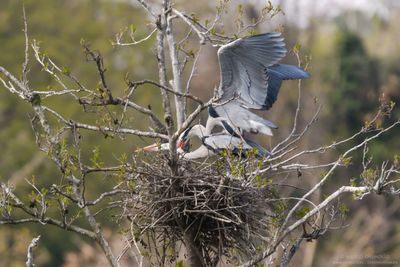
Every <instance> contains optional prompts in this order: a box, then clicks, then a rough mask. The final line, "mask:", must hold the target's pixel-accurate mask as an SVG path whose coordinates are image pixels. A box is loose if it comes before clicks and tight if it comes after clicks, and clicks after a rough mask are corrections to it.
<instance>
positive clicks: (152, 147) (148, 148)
mask: <svg viewBox="0 0 400 267" xmlns="http://www.w3.org/2000/svg"><path fill="white" fill-rule="evenodd" d="M159 147H160V145H159V144H157V143H154V144H152V145H149V146H145V147H142V148H139V149H136V150H135V152H136V153H137V152H142V151H144V152H154V151H159V150H160V149H159Z"/></svg>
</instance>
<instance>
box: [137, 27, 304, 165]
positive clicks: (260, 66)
mask: <svg viewBox="0 0 400 267" xmlns="http://www.w3.org/2000/svg"><path fill="white" fill-rule="evenodd" d="M286 52H287V50H286V48H285V43H284V41H283V37H282V35H281V33H279V32H271V33H264V34H259V35H254V36H248V37H243V38H239V39H237V40H235V41H233V42H230V43H228V44H226V45H223V46H221V47H220V48H219V49H218V59H219V65H220V84H219V87H218V92H217V98H216V100H215V101H213V103H212V104H211V106H209V108H208V115H209V116H208V119H207V124H206V127H204V126H202V125H200V124H198V125H195V126H191V127H190V128H188V129H186V130H185V131H183V132H182V134H181V135H180V136H179V138H178V140H177V141H178V142H177V149H178V153H180V154H183V155H184V157H185V158H187V159H194V158H200V157H206V156H211V155H214V154H216V153H217V152H218V151H220V150H221V149H231V150H233V151H235V150H237V149H238V148H240V149H241V150H249V149H252V148H257V150H258V156H267V155H269V152H268V151H267V150H266V149H265V148H263V147H262V146H260V145H259V144H257V143H255V142H254V141H252V140H250V139H247V138H246V137H245V136H246V135H245V134H246V132H248V133H255V134H257V133H262V134H264V135H272V130H271V129H274V128H277V126H276V125H275V124H274V123H272V122H270V121H269V120H266V119H264V118H262V117H260V116H258V115H257V114H255V113H253V112H252V110H268V109H270V108H271V107H272V105H273V104H274V103H275V101H276V99H277V96H278V93H279V89H280V87H281V85H282V81H284V80H291V79H305V78H308V77H309V76H310V75H309V74H308V73H307V72H306V71H305V70H303V69H302V68H300V67H297V66H293V65H286V64H278V62H279V61H280V60H281V59H282V58H283V57H284V56H285V55H286ZM216 125H221V126H222V127H223V129H224V131H223V132H221V133H217V134H212V130H213V128H214V127H215V126H216ZM192 136H197V137H199V138H200V139H201V141H202V145H201V146H200V147H199V148H198V149H196V150H195V151H193V152H188V153H186V152H187V151H186V149H187V144H188V139H189V138H190V137H192ZM159 149H169V145H168V144H162V145H161V147H159V146H157V145H151V146H148V147H146V148H144V150H146V151H154V150H159Z"/></svg>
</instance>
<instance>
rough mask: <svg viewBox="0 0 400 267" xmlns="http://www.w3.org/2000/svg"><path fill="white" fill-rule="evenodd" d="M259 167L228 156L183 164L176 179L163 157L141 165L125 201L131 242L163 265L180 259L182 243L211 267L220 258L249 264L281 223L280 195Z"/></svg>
mask: <svg viewBox="0 0 400 267" xmlns="http://www.w3.org/2000/svg"><path fill="white" fill-rule="evenodd" d="M257 165H259V163H258V162H257V160H256V159H255V158H251V157H250V158H248V159H239V158H234V157H231V156H230V155H225V156H223V157H220V158H218V159H213V161H212V162H209V161H207V162H202V163H196V162H189V161H186V160H180V161H179V170H178V172H177V174H174V173H173V172H172V171H171V168H170V166H169V164H168V159H167V156H166V155H163V154H162V153H160V154H157V155H155V157H152V159H151V160H149V161H147V162H146V161H144V160H142V161H141V163H140V164H138V166H135V171H134V173H132V174H133V175H131V178H130V179H131V181H130V188H131V190H132V194H130V196H129V197H128V198H127V199H125V201H124V203H125V209H124V210H125V213H126V214H125V215H126V216H128V218H129V219H130V221H131V222H132V225H131V226H132V227H131V234H132V238H134V239H135V240H136V241H137V244H140V245H141V247H142V249H143V251H145V250H146V249H148V250H149V251H148V253H145V254H147V255H149V256H150V255H151V257H156V256H157V255H158V256H159V257H160V258H161V262H160V259H158V264H160V263H162V264H165V261H167V260H169V261H171V262H173V261H175V260H177V257H178V254H179V250H180V249H179V245H180V244H182V242H183V243H184V244H185V246H186V247H187V246H188V245H189V244H187V242H192V244H191V245H194V246H195V247H196V248H197V249H198V252H199V253H201V257H202V259H204V261H205V264H206V265H207V266H215V264H216V263H217V262H218V261H219V260H220V259H221V257H223V258H225V260H227V259H229V261H233V262H232V263H234V262H238V261H242V260H246V259H249V258H250V257H252V256H253V255H254V254H255V253H256V252H257V251H258V250H259V249H261V248H263V247H265V246H266V245H268V242H269V240H270V234H269V233H271V232H272V230H273V228H274V227H277V225H278V221H279V220H280V219H279V214H278V213H279V212H277V211H278V210H279V205H280V202H279V200H277V199H278V198H277V196H276V193H275V190H274V189H273V187H272V185H271V184H269V183H268V181H267V182H266V180H263V179H262V178H260V176H258V175H257ZM139 189H140V191H137V190H139ZM154 249H157V250H158V251H151V250H154ZM166 251H167V253H166ZM160 255H164V256H160ZM153 260H156V259H153ZM153 260H152V261H153Z"/></svg>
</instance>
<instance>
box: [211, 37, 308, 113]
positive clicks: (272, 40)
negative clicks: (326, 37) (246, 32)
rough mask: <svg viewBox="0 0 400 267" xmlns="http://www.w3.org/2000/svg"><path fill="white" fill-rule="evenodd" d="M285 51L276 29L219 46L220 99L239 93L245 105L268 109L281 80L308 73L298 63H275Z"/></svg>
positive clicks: (295, 77) (304, 76) (275, 96)
mask: <svg viewBox="0 0 400 267" xmlns="http://www.w3.org/2000/svg"><path fill="white" fill-rule="evenodd" d="M285 55H286V48H285V43H284V42H283V37H282V35H281V33H279V32H271V33H265V34H260V35H254V36H249V37H244V38H240V39H238V40H235V41H233V42H231V43H229V44H226V45H224V46H222V47H221V48H220V49H219V50H218V59H219V63H220V73H221V74H220V85H219V97H220V100H221V101H226V100H229V99H232V98H234V97H238V101H239V102H240V104H241V105H243V106H245V107H247V108H253V109H264V110H266V109H269V108H270V107H271V106H272V104H273V103H274V102H275V100H276V98H277V95H278V92H279V88H280V86H281V84H282V80H287V79H302V78H307V77H309V74H308V73H307V72H305V71H304V70H302V69H301V68H299V67H296V66H291V65H284V64H277V62H278V61H279V60H281V59H282V58H283V57H284V56H285Z"/></svg>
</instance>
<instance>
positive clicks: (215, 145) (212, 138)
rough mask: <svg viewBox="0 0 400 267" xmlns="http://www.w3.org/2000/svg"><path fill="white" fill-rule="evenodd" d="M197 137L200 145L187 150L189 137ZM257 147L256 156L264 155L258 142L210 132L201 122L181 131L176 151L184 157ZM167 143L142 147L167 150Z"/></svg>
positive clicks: (247, 149) (238, 152)
mask: <svg viewBox="0 0 400 267" xmlns="http://www.w3.org/2000/svg"><path fill="white" fill-rule="evenodd" d="M192 137H197V138H199V139H200V140H201V145H200V147H199V148H197V149H196V150H194V151H192V152H189V151H188V146H187V145H188V143H189V140H190V138H192ZM253 148H257V150H256V154H255V156H256V157H259V158H261V157H265V156H267V155H268V151H266V150H265V149H263V148H262V147H260V146H259V145H258V144H256V143H254V142H252V141H249V142H246V140H244V139H242V138H239V137H237V136H234V135H231V134H228V133H224V132H220V133H216V134H211V133H210V132H208V131H207V129H206V127H204V126H203V125H201V124H195V125H192V126H190V127H188V128H187V129H185V131H183V132H182V133H181V134H180V136H179V138H178V142H177V151H178V153H179V154H180V155H181V156H182V157H183V158H185V159H189V160H190V159H197V158H204V157H209V156H213V155H216V154H219V153H220V152H221V151H224V150H230V151H232V153H233V154H234V155H239V156H246V152H248V151H250V150H253ZM168 149H169V144H168V143H163V144H161V145H157V144H153V145H150V146H147V147H144V148H142V149H141V150H144V151H159V150H168Z"/></svg>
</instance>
